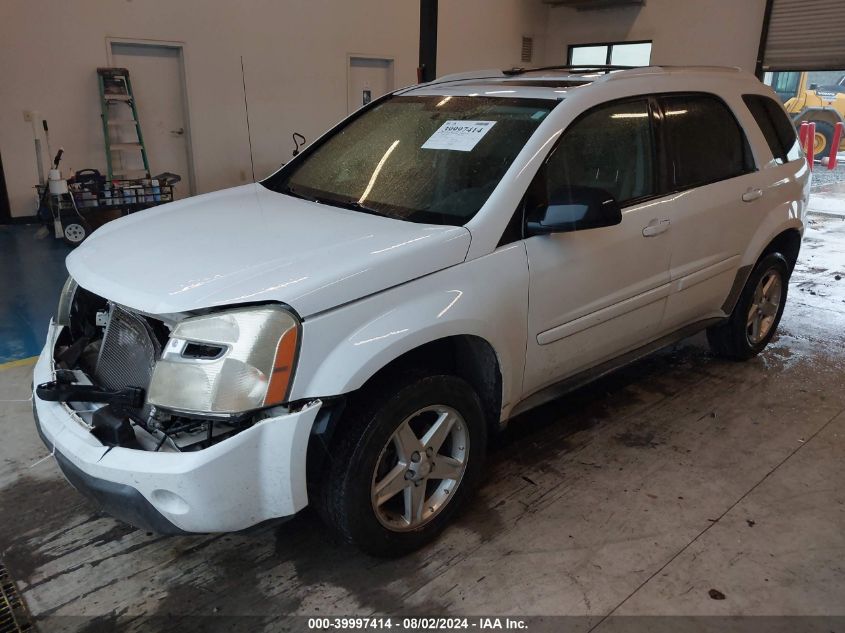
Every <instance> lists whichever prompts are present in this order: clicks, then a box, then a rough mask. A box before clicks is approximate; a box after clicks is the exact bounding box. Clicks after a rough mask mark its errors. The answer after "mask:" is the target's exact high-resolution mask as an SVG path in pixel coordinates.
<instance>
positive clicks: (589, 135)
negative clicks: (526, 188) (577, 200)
mask: <svg viewBox="0 0 845 633" xmlns="http://www.w3.org/2000/svg"><path fill="white" fill-rule="evenodd" d="M653 163H654V161H653V147H652V134H651V115H650V113H649V107H648V101H647V100H646V99H636V100H629V101H623V102H614V103H608V104H604V105H600V106H598V107H596V108H593V109H592V110H590V111H588V112H587V113H586V114H584V115H582V116H581V117H579V118H578V119H576V120H575V121H574V122H573V123H572V124H571V125H570V126H569V128H567V130H566V131H565V132H564V133H563V136H562V137H561V140H560V142H559V143H558V145H557V148H556V149H555V150H554V152H553V153H552V154H551V155H550V157H549V159H548V162H547V163H546V177H547V183H548V185H547V186H548V197H549V199H550V200H554V198H555V192H556V191H560V190H562V189H564V188H571V187H590V188H594V189H602V190H604V191H607V192H608V193H610V194H611V195H613V197H614V198H616V200H617V202H619V203H620V204H622V205H624V204H625V203H626V202H629V201H631V200H636V199H639V198H644V197H646V196H650V195H652V194H654V193H655V188H654V164H653Z"/></svg>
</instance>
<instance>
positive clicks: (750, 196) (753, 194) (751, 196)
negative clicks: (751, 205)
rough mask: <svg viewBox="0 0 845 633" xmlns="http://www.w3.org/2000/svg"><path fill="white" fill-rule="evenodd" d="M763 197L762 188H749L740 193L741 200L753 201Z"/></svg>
mask: <svg viewBox="0 0 845 633" xmlns="http://www.w3.org/2000/svg"><path fill="white" fill-rule="evenodd" d="M762 197H763V190H762V189H749V190H748V191H746V192H745V193H744V194H742V201H743V202H754V201H755V200H757V199H758V198H762Z"/></svg>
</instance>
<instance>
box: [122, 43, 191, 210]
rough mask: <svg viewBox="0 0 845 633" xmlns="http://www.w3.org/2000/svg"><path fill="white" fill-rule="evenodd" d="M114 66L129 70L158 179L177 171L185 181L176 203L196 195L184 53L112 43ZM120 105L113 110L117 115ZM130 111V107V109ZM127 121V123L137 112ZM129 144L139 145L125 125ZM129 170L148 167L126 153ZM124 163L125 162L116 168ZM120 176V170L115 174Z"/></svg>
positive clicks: (176, 191) (152, 168)
mask: <svg viewBox="0 0 845 633" xmlns="http://www.w3.org/2000/svg"><path fill="white" fill-rule="evenodd" d="M111 50H112V65H113V66H115V67H118V68H126V69H128V70H129V79H130V81H131V82H132V90H133V92H134V94H135V102H136V105H137V108H138V118H139V120H140V122H141V132H142V133H143V135H144V144H145V145H146V148H147V157H148V158H149V162H150V173H151V174H152V175H155V174H159V173H161V172H165V171H168V172H172V173H174V174H178V175H179V176H181V177H182V181H181V182H180V183H179V184H177V185H176V187H175V188H174V194H175V197H176V198H184V197H185V196H188V195H191V193H192V191H191V177H190V176H191V171H190V154H189V145H188V126H187V116H186V113H187V109H186V107H185V100H184V95H185V90H184V78H183V72H182V51H181V49H179V48H176V47H174V46H156V45H147V44H126V43H119V42H112V45H111ZM116 107H120V106H112V108H113V111H116V110H115V108H116ZM127 110H128V108H127ZM124 116H126V117H127V118H128V117H129V116H131V113H127V114H125V115H124ZM117 129H119V130H121V133H122V134H125V135H127V138H126V139H121V140H126V141H134V140H135V139H134V129H133V128H132V127H131V126H119V127H118V128H117ZM119 160H122V161H123V167H124V168H125V169H128V170H134V169H138V168H139V167H142V166H143V165H142V163H141V159H140V156H135V155H131V154H129V153H128V152H121V156H120V159H119ZM116 164H119V163H116ZM115 171H118V169H115Z"/></svg>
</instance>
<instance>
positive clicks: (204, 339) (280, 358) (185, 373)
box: [147, 305, 299, 414]
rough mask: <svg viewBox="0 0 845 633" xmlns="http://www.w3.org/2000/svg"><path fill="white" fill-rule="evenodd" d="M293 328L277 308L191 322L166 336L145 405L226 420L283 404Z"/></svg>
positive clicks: (295, 335)
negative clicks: (166, 339) (220, 415)
mask: <svg viewBox="0 0 845 633" xmlns="http://www.w3.org/2000/svg"><path fill="white" fill-rule="evenodd" d="M298 346H299V322H298V321H297V320H296V318H295V317H294V316H293V315H292V314H291V313H290V312H288V311H287V310H285V309H284V308H282V307H281V306H273V305H268V306H258V307H250V308H239V309H235V310H228V311H225V312H217V313H213V314H208V315H203V316H198V317H191V318H188V319H185V320H184V321H181V322H180V323H179V324H178V325H177V326H176V327H175V328H174V329H173V332H172V333H171V335H170V340H169V341H168V342H167V345H166V346H165V348H164V350H163V351H162V355H161V360H159V361H158V363H156V366H155V370H154V371H153V377H152V381H151V382H150V388H149V392H148V394H147V402H148V403H149V404H152V405H155V406H157V407H163V408H166V409H171V410H175V411H181V412H186V413H211V414H232V413H242V412H244V411H250V410H253V409H259V408H261V407H267V406H271V405H275V404H281V403H283V402H285V400H286V399H287V397H288V394H289V391H290V386H291V383H292V378H293V370H294V365H295V363H296V355H297V349H298Z"/></svg>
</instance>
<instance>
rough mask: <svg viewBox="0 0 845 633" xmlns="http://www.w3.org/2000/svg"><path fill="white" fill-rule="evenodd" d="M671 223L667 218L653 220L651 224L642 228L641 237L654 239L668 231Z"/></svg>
mask: <svg viewBox="0 0 845 633" xmlns="http://www.w3.org/2000/svg"><path fill="white" fill-rule="evenodd" d="M670 224H671V222H670V221H669V218H663V219H661V220H658V219H657V218H654V219H653V220H652V221H651V222H649V223H648V224H647V225H646V226H645V227H643V237H654V236H655V235H660V234H661V233H664V232H666V231H668V230H669V225H670Z"/></svg>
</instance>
